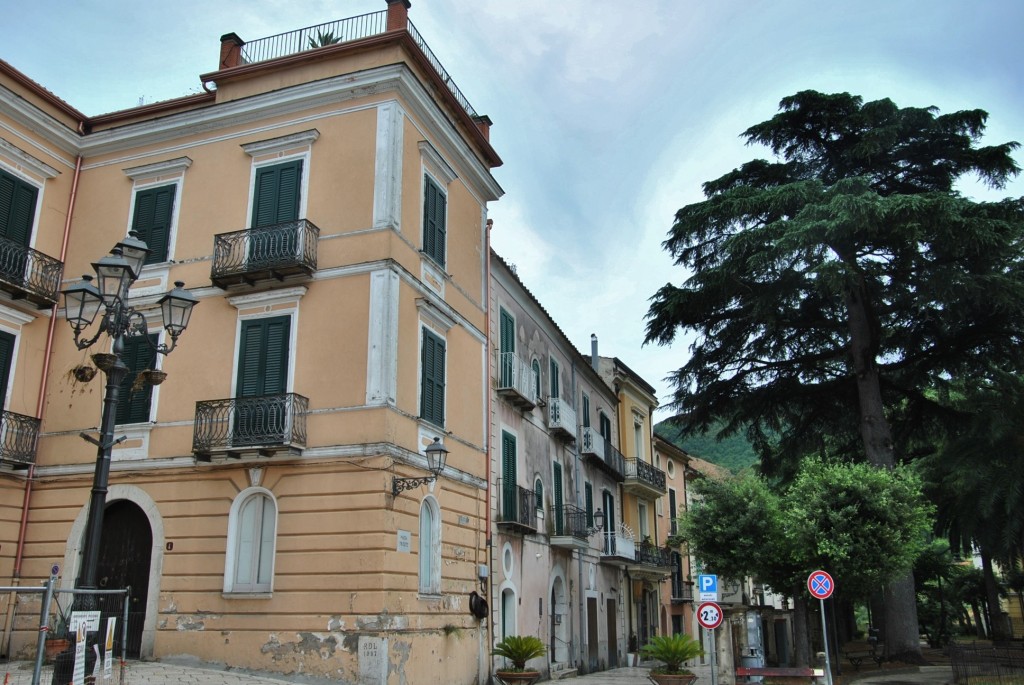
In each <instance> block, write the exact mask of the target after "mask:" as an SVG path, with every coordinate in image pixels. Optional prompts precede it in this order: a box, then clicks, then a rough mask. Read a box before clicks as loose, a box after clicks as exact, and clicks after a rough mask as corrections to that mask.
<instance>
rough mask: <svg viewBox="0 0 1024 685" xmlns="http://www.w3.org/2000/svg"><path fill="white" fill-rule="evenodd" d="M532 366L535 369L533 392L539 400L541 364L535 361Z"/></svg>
mask: <svg viewBox="0 0 1024 685" xmlns="http://www.w3.org/2000/svg"><path fill="white" fill-rule="evenodd" d="M530 366H531V367H533V390H534V392H535V393H537V399H540V396H541V395H540V362H538V361H537V360H536V359H534V360H533V363H532V364H531V365H530Z"/></svg>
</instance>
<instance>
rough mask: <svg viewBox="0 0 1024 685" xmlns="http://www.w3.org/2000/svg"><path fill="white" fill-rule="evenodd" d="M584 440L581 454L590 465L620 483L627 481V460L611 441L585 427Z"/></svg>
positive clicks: (592, 429) (595, 430) (594, 430)
mask: <svg viewBox="0 0 1024 685" xmlns="http://www.w3.org/2000/svg"><path fill="white" fill-rule="evenodd" d="M582 438H583V446H582V448H581V449H580V454H581V456H582V457H583V459H584V460H585V461H586V462H587V463H588V464H593V465H594V466H596V467H598V468H599V469H601V470H602V471H604V472H605V473H607V474H608V475H609V476H611V477H612V478H614V479H615V480H616V481H618V482H620V483H621V482H622V481H623V480H625V478H626V463H625V459H624V458H623V456H622V452H619V450H617V449H615V447H614V446H613V445H612V443H611V440H607V439H605V437H604V436H603V435H601V434H600V433H599V432H598V431H597V429H596V428H591V427H590V426H584V427H583V429H582Z"/></svg>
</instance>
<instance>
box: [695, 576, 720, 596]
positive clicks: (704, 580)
mask: <svg viewBox="0 0 1024 685" xmlns="http://www.w3.org/2000/svg"><path fill="white" fill-rule="evenodd" d="M697 591H698V592H699V593H700V597H699V600H700V601H701V602H714V601H717V600H718V576H716V575H714V574H706V575H700V576H697Z"/></svg>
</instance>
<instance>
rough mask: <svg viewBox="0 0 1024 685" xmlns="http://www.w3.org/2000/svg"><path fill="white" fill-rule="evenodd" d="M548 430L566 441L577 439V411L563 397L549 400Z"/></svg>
mask: <svg viewBox="0 0 1024 685" xmlns="http://www.w3.org/2000/svg"><path fill="white" fill-rule="evenodd" d="M548 429H549V430H550V431H551V432H552V433H554V434H555V435H557V436H559V437H561V438H564V439H566V440H575V439H576V410H575V409H573V408H572V407H571V406H570V405H569V403H568V402H566V401H565V400H563V399H562V398H561V397H549V398H548Z"/></svg>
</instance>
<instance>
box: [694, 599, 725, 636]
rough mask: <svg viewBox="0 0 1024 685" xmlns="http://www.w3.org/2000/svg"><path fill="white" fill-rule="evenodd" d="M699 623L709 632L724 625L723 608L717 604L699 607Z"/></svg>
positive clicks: (707, 603) (708, 603) (711, 603)
mask: <svg viewBox="0 0 1024 685" xmlns="http://www.w3.org/2000/svg"><path fill="white" fill-rule="evenodd" d="M697 623H699V624H701V626H703V627H705V628H707V629H708V630H714V629H715V628H717V627H718V626H720V625H722V607H720V606H718V604H716V603H715V602H704V603H703V604H701V605H700V606H699V607H697Z"/></svg>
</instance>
